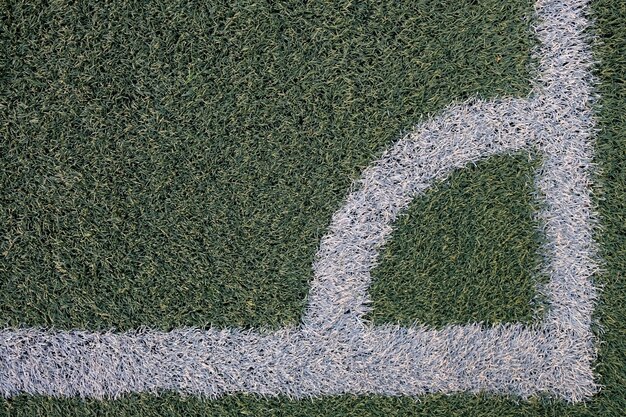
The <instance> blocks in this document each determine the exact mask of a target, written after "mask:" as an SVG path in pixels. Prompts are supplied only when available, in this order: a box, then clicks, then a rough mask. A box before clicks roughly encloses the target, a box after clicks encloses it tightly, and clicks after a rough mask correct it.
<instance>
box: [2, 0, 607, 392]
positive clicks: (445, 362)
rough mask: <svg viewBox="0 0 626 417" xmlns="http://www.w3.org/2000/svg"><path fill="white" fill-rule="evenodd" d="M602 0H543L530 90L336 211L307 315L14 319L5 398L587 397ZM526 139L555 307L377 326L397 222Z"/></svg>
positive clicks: (461, 116) (391, 155) (379, 177)
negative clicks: (207, 321)
mask: <svg viewBox="0 0 626 417" xmlns="http://www.w3.org/2000/svg"><path fill="white" fill-rule="evenodd" d="M586 6H587V0H571V1H568V0H538V1H537V3H536V5H535V10H536V19H537V24H536V25H535V31H536V36H537V38H538V40H539V46H538V47H537V49H536V51H535V55H536V58H537V60H538V62H539V67H538V68H537V70H536V79H535V80H534V81H533V92H532V93H531V95H530V96H529V97H528V98H519V99H501V100H492V101H472V102H468V103H465V104H463V105H456V106H451V107H450V108H448V109H447V110H446V111H445V112H443V113H442V114H441V115H439V116H438V117H436V118H434V119H432V120H430V121H428V122H426V123H424V124H422V125H420V126H418V127H417V128H416V129H415V130H414V131H413V132H412V133H410V134H408V135H406V136H405V137H404V138H402V139H400V140H399V141H398V142H396V143H395V144H394V145H393V146H392V148H391V149H389V150H388V151H387V152H385V153H384V154H383V155H382V157H381V158H380V159H379V160H377V161H375V162H374V163H373V164H372V165H371V166H370V167H369V168H367V169H366V170H365V171H364V172H363V174H362V176H361V178H360V180H359V181H358V182H357V184H355V185H354V191H353V192H351V193H350V194H349V195H348V196H347V198H346V200H345V203H344V205H343V207H342V208H341V209H340V210H339V211H337V212H336V213H335V214H334V215H333V217H332V221H331V226H330V230H329V231H328V234H327V235H326V236H325V237H324V238H323V239H322V241H321V243H320V248H319V251H318V253H317V255H316V260H315V263H314V265H313V270H314V279H313V282H312V284H311V289H310V292H309V297H308V306H307V309H306V312H305V316H304V317H303V320H302V324H301V325H300V326H294V327H292V328H285V329H281V330H279V331H274V332H269V331H267V332H264V331H253V330H239V329H223V330H219V329H208V330H200V329H192V328H185V329H177V330H174V331H171V332H158V331H153V330H139V331H133V332H126V333H111V332H104V333H101V332H89V331H53V330H46V329H40V328H24V329H4V330H0V395H3V396H12V395H17V394H21V393H29V394H42V395H53V396H82V397H96V398H115V397H118V396H120V395H123V394H125V393H130V392H159V391H163V390H173V391H177V392H181V393H189V394H201V395H206V396H210V397H217V396H220V395H224V394H228V393H236V392H246V393H257V394H264V395H286V396H289V397H295V398H300V397H312V396H321V395H336V394H344V393H351V394H381V395H410V396H417V395H422V394H426V393H435V392H439V393H454V392H479V391H490V392H494V393H502V394H513V395H518V396H521V397H522V398H527V397H529V396H531V395H536V394H546V395H550V396H553V397H557V398H561V399H564V400H566V401H570V402H577V401H582V400H584V399H586V398H589V397H590V396H592V395H593V394H594V393H595V392H596V391H597V389H598V387H597V385H596V383H595V382H594V377H593V372H592V364H593V361H594V359H595V348H594V343H593V342H594V336H593V333H592V331H591V315H592V310H593V305H594V299H595V288H594V286H593V283H592V280H591V279H592V276H593V274H594V273H595V272H596V270H597V264H596V261H595V259H596V249H595V244H594V241H593V237H592V226H593V224H594V221H595V218H594V214H593V212H592V204H591V200H590V170H591V159H592V153H593V141H592V134H593V129H594V121H593V114H592V109H591V106H592V103H593V90H592V81H593V80H592V77H591V75H590V68H591V64H592V56H591V52H590V48H589V45H588V41H589V39H588V36H587V35H586V34H585V29H586V28H587V26H588V22H587V19H586ZM522 150H527V151H528V152H532V153H533V154H536V155H539V156H540V157H541V158H542V165H541V166H540V167H539V168H538V170H537V174H536V182H535V186H536V188H537V190H538V194H539V195H540V196H541V198H542V199H543V200H544V205H543V207H544V208H543V211H542V212H541V213H539V214H538V217H539V219H540V221H541V223H542V225H543V227H542V231H543V233H545V234H546V238H547V239H546V242H547V243H546V244H545V245H544V247H543V249H542V250H543V254H544V258H545V272H546V274H547V275H548V276H549V278H550V280H549V283H548V284H547V285H546V286H545V288H542V289H540V290H541V291H543V292H544V293H545V294H544V295H545V296H546V299H547V300H548V304H549V308H548V312H547V314H546V316H545V318H544V319H543V320H542V321H541V322H538V323H536V324H534V325H521V324H502V325H495V326H491V327H485V326H481V325H478V324H470V325H454V326H452V325H451V326H447V327H445V328H443V329H441V330H433V329H429V328H427V327H418V326H416V327H409V328H404V327H399V326H391V325H389V326H372V325H370V324H369V323H367V322H365V321H364V319H363V317H364V315H365V314H366V313H367V311H368V307H367V306H368V305H369V295H368V291H367V290H368V287H369V285H370V281H371V277H370V270H371V269H372V267H373V266H374V265H375V263H376V260H377V257H378V252H379V250H380V249H381V247H382V246H383V245H384V244H385V242H386V241H387V240H388V238H389V236H390V233H391V231H392V223H393V222H394V220H395V219H396V218H397V216H398V214H399V213H400V212H401V211H402V210H403V209H405V208H406V207H407V206H408V205H409V203H410V202H411V201H412V200H413V199H414V198H416V197H417V196H419V195H420V194H421V193H423V192H424V191H425V190H426V189H427V188H428V187H429V186H431V185H432V184H433V183H434V182H437V181H441V180H443V179H445V178H446V177H447V176H448V175H449V174H450V173H451V172H452V171H453V170H456V169H460V168H462V167H464V166H466V165H467V164H470V163H474V162H476V161H478V160H480V159H484V158H487V157H489V156H492V155H496V154H502V153H510V152H514V151H522Z"/></svg>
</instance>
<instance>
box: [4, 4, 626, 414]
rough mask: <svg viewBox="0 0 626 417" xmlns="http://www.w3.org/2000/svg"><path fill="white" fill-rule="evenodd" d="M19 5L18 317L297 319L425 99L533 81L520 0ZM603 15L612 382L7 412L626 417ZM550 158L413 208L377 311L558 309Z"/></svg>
mask: <svg viewBox="0 0 626 417" xmlns="http://www.w3.org/2000/svg"><path fill="white" fill-rule="evenodd" d="M0 5H1V9H0V10H1V16H2V20H1V23H0V24H1V25H2V26H1V27H0V39H1V44H0V48H1V50H2V52H1V53H0V77H1V78H0V89H1V90H0V136H1V140H0V325H2V326H7V325H14V326H17V325H28V326H35V325H41V326H54V327H57V328H86V329H94V330H95V329H109V328H116V329H118V330H124V329H131V328H135V327H139V326H150V327H155V328H161V329H169V328H172V327H176V326H207V325H214V326H245V327H259V326H267V327H272V328H276V327H280V326H282V325H285V324H293V323H295V322H297V321H298V320H299V317H300V315H301V312H302V308H303V306H304V302H305V295H306V291H307V283H308V281H309V279H310V277H311V262H312V260H313V255H314V253H315V250H316V249H317V245H318V243H319V238H320V237H321V236H322V235H323V234H324V233H325V230H326V227H327V226H328V222H329V220H330V216H331V215H332V213H333V211H334V210H336V209H337V208H338V207H339V205H340V204H341V201H342V199H343V198H344V197H345V194H346V192H347V189H348V187H349V185H350V183H351V181H352V180H353V179H354V178H356V177H357V176H358V175H359V173H360V170H361V169H362V168H363V167H365V166H366V165H368V164H369V163H370V162H371V161H372V159H374V158H376V157H377V156H378V155H379V154H380V152H381V151H382V149H384V148H385V147H386V146H387V145H389V144H390V143H391V142H392V141H393V140H394V139H397V138H398V137H399V136H400V134H401V132H403V131H406V130H409V129H410V128H411V126H413V125H414V124H416V123H417V122H419V120H421V119H422V118H423V117H425V116H426V115H428V114H432V113H434V112H436V111H437V110H440V109H442V108H443V107H445V106H446V105H448V104H450V103H451V102H457V101H462V100H464V99H466V98H467V97H470V96H480V97H501V96H523V95H525V94H526V93H527V92H528V89H529V82H528V79H529V77H530V76H531V74H530V73H529V66H530V62H529V56H530V49H531V47H532V44H533V39H532V36H531V35H532V34H531V33H530V32H529V30H528V29H529V25H530V16H531V15H532V4H531V2H529V1H522V0H519V1H517V0H516V1H511V2H500V1H496V0H487V1H460V2H446V3H443V2H442V3H439V2H428V1H419V2H400V3H394V5H393V6H392V5H384V6H379V5H377V4H376V2H371V3H370V2H365V3H363V2H354V3H350V2H336V3H332V4H331V3H323V2H320V3H314V4H308V5H307V4H301V3H299V2H293V3H282V4H281V5H269V4H264V3H261V2H237V3H228V4H226V3H224V4H218V3H217V2H198V3H196V4H186V3H184V4H183V3H182V2H181V3H177V2H166V1H162V2H150V3H146V4H144V3H132V2H128V3H122V2H119V3H111V4H106V5H105V4H102V5H101V4H99V3H95V2H94V3H88V2H84V3H80V4H76V3H72V2H67V3H66V2H50V4H45V5H44V4H41V5H40V4H36V3H35V2H28V3H26V2H24V3H20V2H14V1H4V2H2V1H0ZM592 11H593V17H594V19H595V29H594V31H595V32H596V34H597V37H598V42H596V44H595V46H594V53H595V54H596V58H597V59H598V60H599V64H598V67H597V72H596V73H597V75H598V78H599V82H600V84H599V92H600V94H601V96H602V99H601V103H600V104H601V106H600V107H598V121H599V127H600V129H601V130H600V132H599V133H598V136H597V158H596V159H597V160H596V162H597V164H598V168H599V171H598V175H597V177H596V185H595V187H594V191H595V195H596V203H597V206H598V211H599V214H600V220H601V225H600V227H599V228H598V234H597V240H598V242H599V243H600V247H601V250H602V257H603V260H604V272H603V273H602V274H601V275H600V276H598V278H597V279H598V284H599V285H600V286H601V287H602V293H601V298H600V300H599V304H598V306H597V309H596V319H597V321H598V324H599V325H598V329H597V331H598V335H599V338H600V340H601V343H600V344H599V349H600V352H599V353H600V355H599V358H598V363H597V372H598V374H599V375H600V380H599V381H600V383H601V384H602V385H603V386H604V388H603V390H602V391H601V392H600V393H599V394H598V395H597V396H596V397H594V399H592V400H591V401H589V402H587V403H584V404H579V405H576V406H569V405H566V404H563V403H560V402H554V401H549V400H544V399H533V400H531V401H528V402H518V401H516V400H515V399H511V398H505V397H497V396H468V395H454V396H439V395H437V396H426V397H423V398H420V399H419V400H416V399H411V398H393V397H391V398H384V397H354V396H340V397H326V398H320V399H315V400H306V401H292V400H289V399H287V398H277V399H264V398H259V397H254V396H247V395H235V396H228V397H224V398H222V399H219V400H207V399H201V398H196V397H181V396H179V395H174V394H165V395H162V396H159V397H157V396H152V395H129V396H127V397H124V398H122V399H120V400H115V401H95V400H81V399H54V398H47V397H30V396H19V397H15V398H11V399H2V400H0V415H7V416H34V415H37V416H39V415H41V416H66V415H84V416H97V415H101V416H161V415H174V416H176V415H180V416H195V415H197V416H201V415H215V416H222V415H224V416H227V415H232V416H235V415H251V416H257V415H285V416H297V415H302V416H311V415H328V416H364V415H372V416H376V415H379V416H383V415H384V416H393V415H398V416H400V415H416V416H464V415H468V416H489V417H495V416H609V417H611V416H620V415H622V412H623V410H624V409H626V394H625V393H624V389H623V387H624V386H626V353H625V352H626V342H624V341H625V340H626V326H625V325H624V323H626V311H625V310H624V308H623V306H624V305H626V295H625V294H626V282H625V281H624V276H626V226H625V225H626V218H625V215H624V213H625V212H626V166H625V165H626V117H625V116H624V112H623V109H624V105H625V102H626V85H625V81H626V80H625V76H624V74H626V58H624V57H626V30H625V29H624V28H625V27H626V5H625V4H624V3H623V2H620V1H619V0H596V1H595V2H593V4H592ZM535 165H536V161H528V159H527V157H523V156H514V157H509V158H505V157H498V158H492V159H490V160H489V161H485V162H483V163H481V164H478V165H477V166H476V167H475V168H472V169H469V170H466V171H460V172H458V173H456V174H455V175H454V176H453V177H452V178H451V179H450V181H448V182H446V183H442V184H441V185H440V186H439V187H438V188H437V189H433V190H430V192H428V193H427V195H425V196H424V197H423V198H421V199H418V200H416V201H415V202H414V203H413V204H412V206H411V207H410V209H409V211H408V213H407V215H406V216H404V217H403V218H402V219H400V220H399V221H398V222H397V224H396V231H395V233H394V235H393V238H392V240H391V242H390V243H389V244H388V245H387V247H386V248H385V249H384V250H383V252H382V259H381V264H380V265H379V266H378V267H377V269H376V270H375V271H374V277H375V279H376V280H375V283H374V285H373V287H372V290H371V291H372V294H373V299H374V300H373V306H374V310H373V312H372V314H371V318H372V320H374V321H375V322H377V323H383V322H399V323H402V324H410V323H413V322H414V321H417V322H423V323H428V324H431V325H434V326H440V325H445V324H449V323H465V322H472V321H486V322H492V323H493V322H509V321H523V322H528V321H530V320H531V319H532V318H533V317H535V315H536V314H539V313H540V307H541V306H540V303H539V304H537V303H535V304H533V301H534V300H535V297H536V294H535V293H534V291H533V288H534V285H535V284H536V280H537V279H540V277H538V276H537V275H536V274H535V273H534V271H536V267H537V259H536V258H535V253H536V248H537V247H538V244H539V242H538V239H539V236H537V233H536V232H535V228H536V225H535V223H534V221H533V216H532V213H533V210H534V206H533V204H535V203H534V202H533V199H532V175H533V174H532V170H533V169H534V166H535ZM479 253H484V254H485V256H482V257H481V256H477V254H479ZM426 277H429V278H426ZM505 277H506V278H509V279H510V278H511V277H514V278H515V279H514V280H505V279H504V278H505ZM495 284H497V285H495Z"/></svg>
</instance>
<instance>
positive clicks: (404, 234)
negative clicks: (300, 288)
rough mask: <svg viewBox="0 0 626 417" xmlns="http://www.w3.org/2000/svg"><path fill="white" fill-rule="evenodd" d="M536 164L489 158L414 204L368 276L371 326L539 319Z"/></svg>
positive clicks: (523, 158)
mask: <svg viewBox="0 0 626 417" xmlns="http://www.w3.org/2000/svg"><path fill="white" fill-rule="evenodd" d="M535 166H536V162H535V163H532V162H531V161H530V160H529V155H528V154H521V155H515V156H497V157H492V158H489V159H488V160H485V161H482V162H479V163H478V164H477V165H476V166H471V167H468V168H466V169H463V170H460V171H457V172H455V173H453V174H452V175H451V176H450V178H449V179H447V180H446V181H445V182H442V183H440V184H439V185H438V186H436V187H433V188H431V189H429V190H428V191H427V192H426V194H425V195H424V196H422V197H420V198H418V199H416V200H414V202H413V203H412V204H411V206H410V207H409V209H408V210H407V212H406V214H405V215H404V216H402V217H401V218H400V219H399V220H397V221H396V225H395V231H394V233H393V235H392V240H391V242H390V243H388V244H387V246H386V248H385V249H384V250H383V251H382V254H381V258H380V264H379V265H378V267H377V268H375V269H374V270H373V271H372V279H373V284H372V287H371V289H370V294H371V297H372V306H373V311H372V312H371V314H370V318H371V320H372V321H373V322H374V323H378V324H380V323H385V322H394V323H398V324H401V325H406V326H410V325H412V324H414V323H420V324H428V325H432V326H438V327H441V326H445V325H448V324H451V323H459V324H465V323H476V322H484V323H489V324H493V323H500V322H509V323H510V322H526V323H528V322H532V321H533V320H537V319H538V317H539V316H540V307H541V305H542V304H541V303H538V302H535V300H536V299H537V297H536V294H537V292H536V288H537V278H538V277H539V276H540V268H541V256H540V255H539V242H540V236H539V233H538V225H537V224H536V222H535V216H536V213H537V211H538V210H539V207H538V204H537V202H536V200H535V196H536V192H535V188H534V176H535V172H534V169H535ZM537 301H538V300H537Z"/></svg>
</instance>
